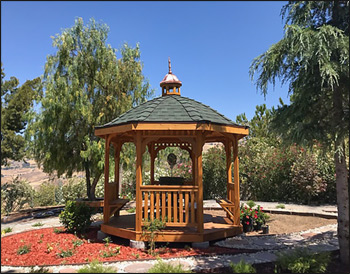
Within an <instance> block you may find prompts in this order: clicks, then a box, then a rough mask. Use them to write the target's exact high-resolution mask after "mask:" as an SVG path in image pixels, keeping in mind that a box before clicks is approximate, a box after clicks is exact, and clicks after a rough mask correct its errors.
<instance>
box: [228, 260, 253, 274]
mask: <svg viewBox="0 0 350 274" xmlns="http://www.w3.org/2000/svg"><path fill="white" fill-rule="evenodd" d="M230 266H231V268H232V271H233V273H256V270H255V268H254V267H253V266H252V265H251V264H248V263H246V262H245V261H244V260H240V261H239V263H236V264H234V263H230Z"/></svg>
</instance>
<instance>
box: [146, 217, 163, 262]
mask: <svg viewBox="0 0 350 274" xmlns="http://www.w3.org/2000/svg"><path fill="white" fill-rule="evenodd" d="M164 228H165V222H163V221H162V220H159V219H154V220H153V221H149V222H148V223H147V224H146V225H145V226H143V227H142V236H145V237H146V239H147V242H148V244H149V249H148V253H149V254H150V255H152V256H155V255H157V254H156V252H155V251H154V250H155V248H156V242H155V238H156V236H157V235H158V233H159V232H160V231H161V230H162V229H164Z"/></svg>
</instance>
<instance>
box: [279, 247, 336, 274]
mask: <svg viewBox="0 0 350 274" xmlns="http://www.w3.org/2000/svg"><path fill="white" fill-rule="evenodd" d="M330 260H331V256H330V253H329V252H324V253H319V254H316V253H311V252H310V251H308V250H307V249H305V248H297V249H295V250H293V251H292V252H281V253H277V261H276V266H277V271H278V272H280V273H285V271H291V272H292V273H324V272H326V269H327V266H328V264H329V262H330Z"/></svg>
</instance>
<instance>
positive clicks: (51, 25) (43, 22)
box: [1, 1, 289, 120]
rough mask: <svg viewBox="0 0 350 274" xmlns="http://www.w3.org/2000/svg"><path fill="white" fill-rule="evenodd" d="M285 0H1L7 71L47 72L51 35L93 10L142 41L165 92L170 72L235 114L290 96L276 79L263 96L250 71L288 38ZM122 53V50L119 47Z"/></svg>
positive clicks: (115, 33)
mask: <svg viewBox="0 0 350 274" xmlns="http://www.w3.org/2000/svg"><path fill="white" fill-rule="evenodd" d="M285 3H286V2H282V1H281V2H272V1H271V2H269V1H266V2H257V1H255V2H254V1H252V2H250V1H237V2H234V1H233V2H181V1H179V2H118V1H115V2H113V1H99V2H97V1H91V2H84V1H81V2H80V1H72V2H62V1H52V2H49V1H47V2H45V1H44V2H41V1H37V2H36V1H13V2H12V1H11V2H6V1H2V2H1V62H2V63H3V67H4V69H5V74H6V78H5V79H8V78H9V77H10V76H15V77H17V78H18V79H19V80H20V83H21V84H22V83H24V82H25V81H26V80H29V79H33V78H35V77H38V76H41V75H42V74H43V67H44V64H45V61H46V56H47V55H49V54H53V53H55V51H56V49H55V48H53V47H52V39H51V38H50V36H54V35H55V34H58V33H61V31H62V30H63V29H65V28H69V27H71V26H72V25H74V19H75V18H77V17H82V18H83V20H84V22H85V23H87V22H88V20H89V19H90V18H91V17H93V18H95V20H96V21H99V22H102V23H106V24H107V25H108V26H109V28H110V32H109V36H108V43H109V44H111V46H112V47H114V48H117V49H118V48H120V47H121V46H122V44H123V43H124V42H127V43H128V44H129V45H131V46H135V45H136V43H139V44H140V49H141V60H142V61H143V63H144V70H143V73H144V75H145V76H146V77H147V78H148V80H149V81H150V84H151V87H152V88H154V89H155V96H160V94H161V90H160V87H159V82H160V81H161V80H162V79H163V77H164V75H165V74H166V73H167V71H168V56H170V58H171V62H172V71H173V73H174V74H175V75H176V76H177V77H178V78H179V79H180V80H181V81H182V84H183V85H182V88H181V95H183V96H186V97H189V98H192V99H195V100H197V101H200V102H202V103H204V104H206V105H209V106H211V107H212V108H214V109H216V110H217V111H219V112H220V113H222V114H224V115H225V116H226V117H228V118H230V119H232V120H235V118H236V116H237V115H238V114H241V113H243V112H245V113H246V115H247V117H248V118H249V119H250V118H252V117H253V115H254V111H255V106H256V105H260V104H263V103H265V104H266V105H267V106H268V107H272V106H276V105H278V98H279V97H281V98H282V99H283V100H284V102H285V103H288V102H289V98H288V97H287V89H288V87H287V86H282V87H281V85H280V84H279V83H277V85H276V87H275V89H273V88H272V86H271V88H270V89H269V93H268V95H267V97H266V99H265V98H264V96H263V95H261V94H260V92H257V91H256V87H255V86H254V83H252V82H251V80H250V78H249V74H248V71H249V66H250V64H251V62H252V60H253V59H254V58H255V57H257V56H258V55H259V54H261V53H263V52H265V51H266V50H267V49H268V48H269V47H270V46H271V45H272V44H274V43H276V42H278V41H279V40H280V39H281V38H282V37H283V22H282V19H281V16H280V11H281V8H282V6H283V5H284V4H285ZM117 57H120V55H119V53H117Z"/></svg>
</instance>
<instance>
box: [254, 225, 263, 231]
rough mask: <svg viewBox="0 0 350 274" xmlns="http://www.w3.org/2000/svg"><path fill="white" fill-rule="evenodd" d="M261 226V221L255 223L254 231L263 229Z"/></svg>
mask: <svg viewBox="0 0 350 274" xmlns="http://www.w3.org/2000/svg"><path fill="white" fill-rule="evenodd" d="M261 226H262V224H261V223H257V224H255V225H254V231H259V230H261Z"/></svg>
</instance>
